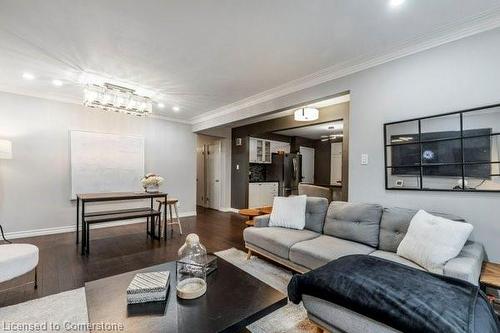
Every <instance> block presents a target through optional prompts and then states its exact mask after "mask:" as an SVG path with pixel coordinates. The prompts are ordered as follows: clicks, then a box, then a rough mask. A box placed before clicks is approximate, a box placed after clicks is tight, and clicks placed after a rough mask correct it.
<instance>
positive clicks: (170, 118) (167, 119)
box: [146, 113, 193, 125]
mask: <svg viewBox="0 0 500 333" xmlns="http://www.w3.org/2000/svg"><path fill="white" fill-rule="evenodd" d="M146 118H153V119H159V120H165V121H170V122H174V123H180V124H186V125H192V124H193V122H192V121H191V120H186V119H179V118H172V117H167V116H164V115H161V114H158V113H157V114H154V113H153V114H152V115H150V116H147V117H146Z"/></svg>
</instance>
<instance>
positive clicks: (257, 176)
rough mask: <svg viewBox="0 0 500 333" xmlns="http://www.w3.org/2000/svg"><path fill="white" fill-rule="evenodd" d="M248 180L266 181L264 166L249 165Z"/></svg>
mask: <svg viewBox="0 0 500 333" xmlns="http://www.w3.org/2000/svg"><path fill="white" fill-rule="evenodd" d="M249 172H250V174H249V177H248V180H249V181H251V182H263V181H265V180H266V165H265V164H256V163H250V167H249Z"/></svg>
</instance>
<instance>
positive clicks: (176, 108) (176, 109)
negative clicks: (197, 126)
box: [172, 105, 181, 112]
mask: <svg viewBox="0 0 500 333" xmlns="http://www.w3.org/2000/svg"><path fill="white" fill-rule="evenodd" d="M172 110H174V111H175V112H179V111H180V110H181V108H180V107H178V106H177V105H176V106H174V107H173V108H172Z"/></svg>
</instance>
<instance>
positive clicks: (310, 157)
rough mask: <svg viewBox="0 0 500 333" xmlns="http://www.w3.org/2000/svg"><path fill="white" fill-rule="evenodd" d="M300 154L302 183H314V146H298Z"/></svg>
mask: <svg viewBox="0 0 500 333" xmlns="http://www.w3.org/2000/svg"><path fill="white" fill-rule="evenodd" d="M299 152H300V154H301V155H302V180H301V182H303V183H308V184H313V183H314V148H310V147H302V146H300V148H299Z"/></svg>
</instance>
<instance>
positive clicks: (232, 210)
mask: <svg viewBox="0 0 500 333" xmlns="http://www.w3.org/2000/svg"><path fill="white" fill-rule="evenodd" d="M220 211H221V212H225V213H227V212H231V213H239V212H240V210H239V209H236V208H231V207H227V208H221V209H220Z"/></svg>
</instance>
